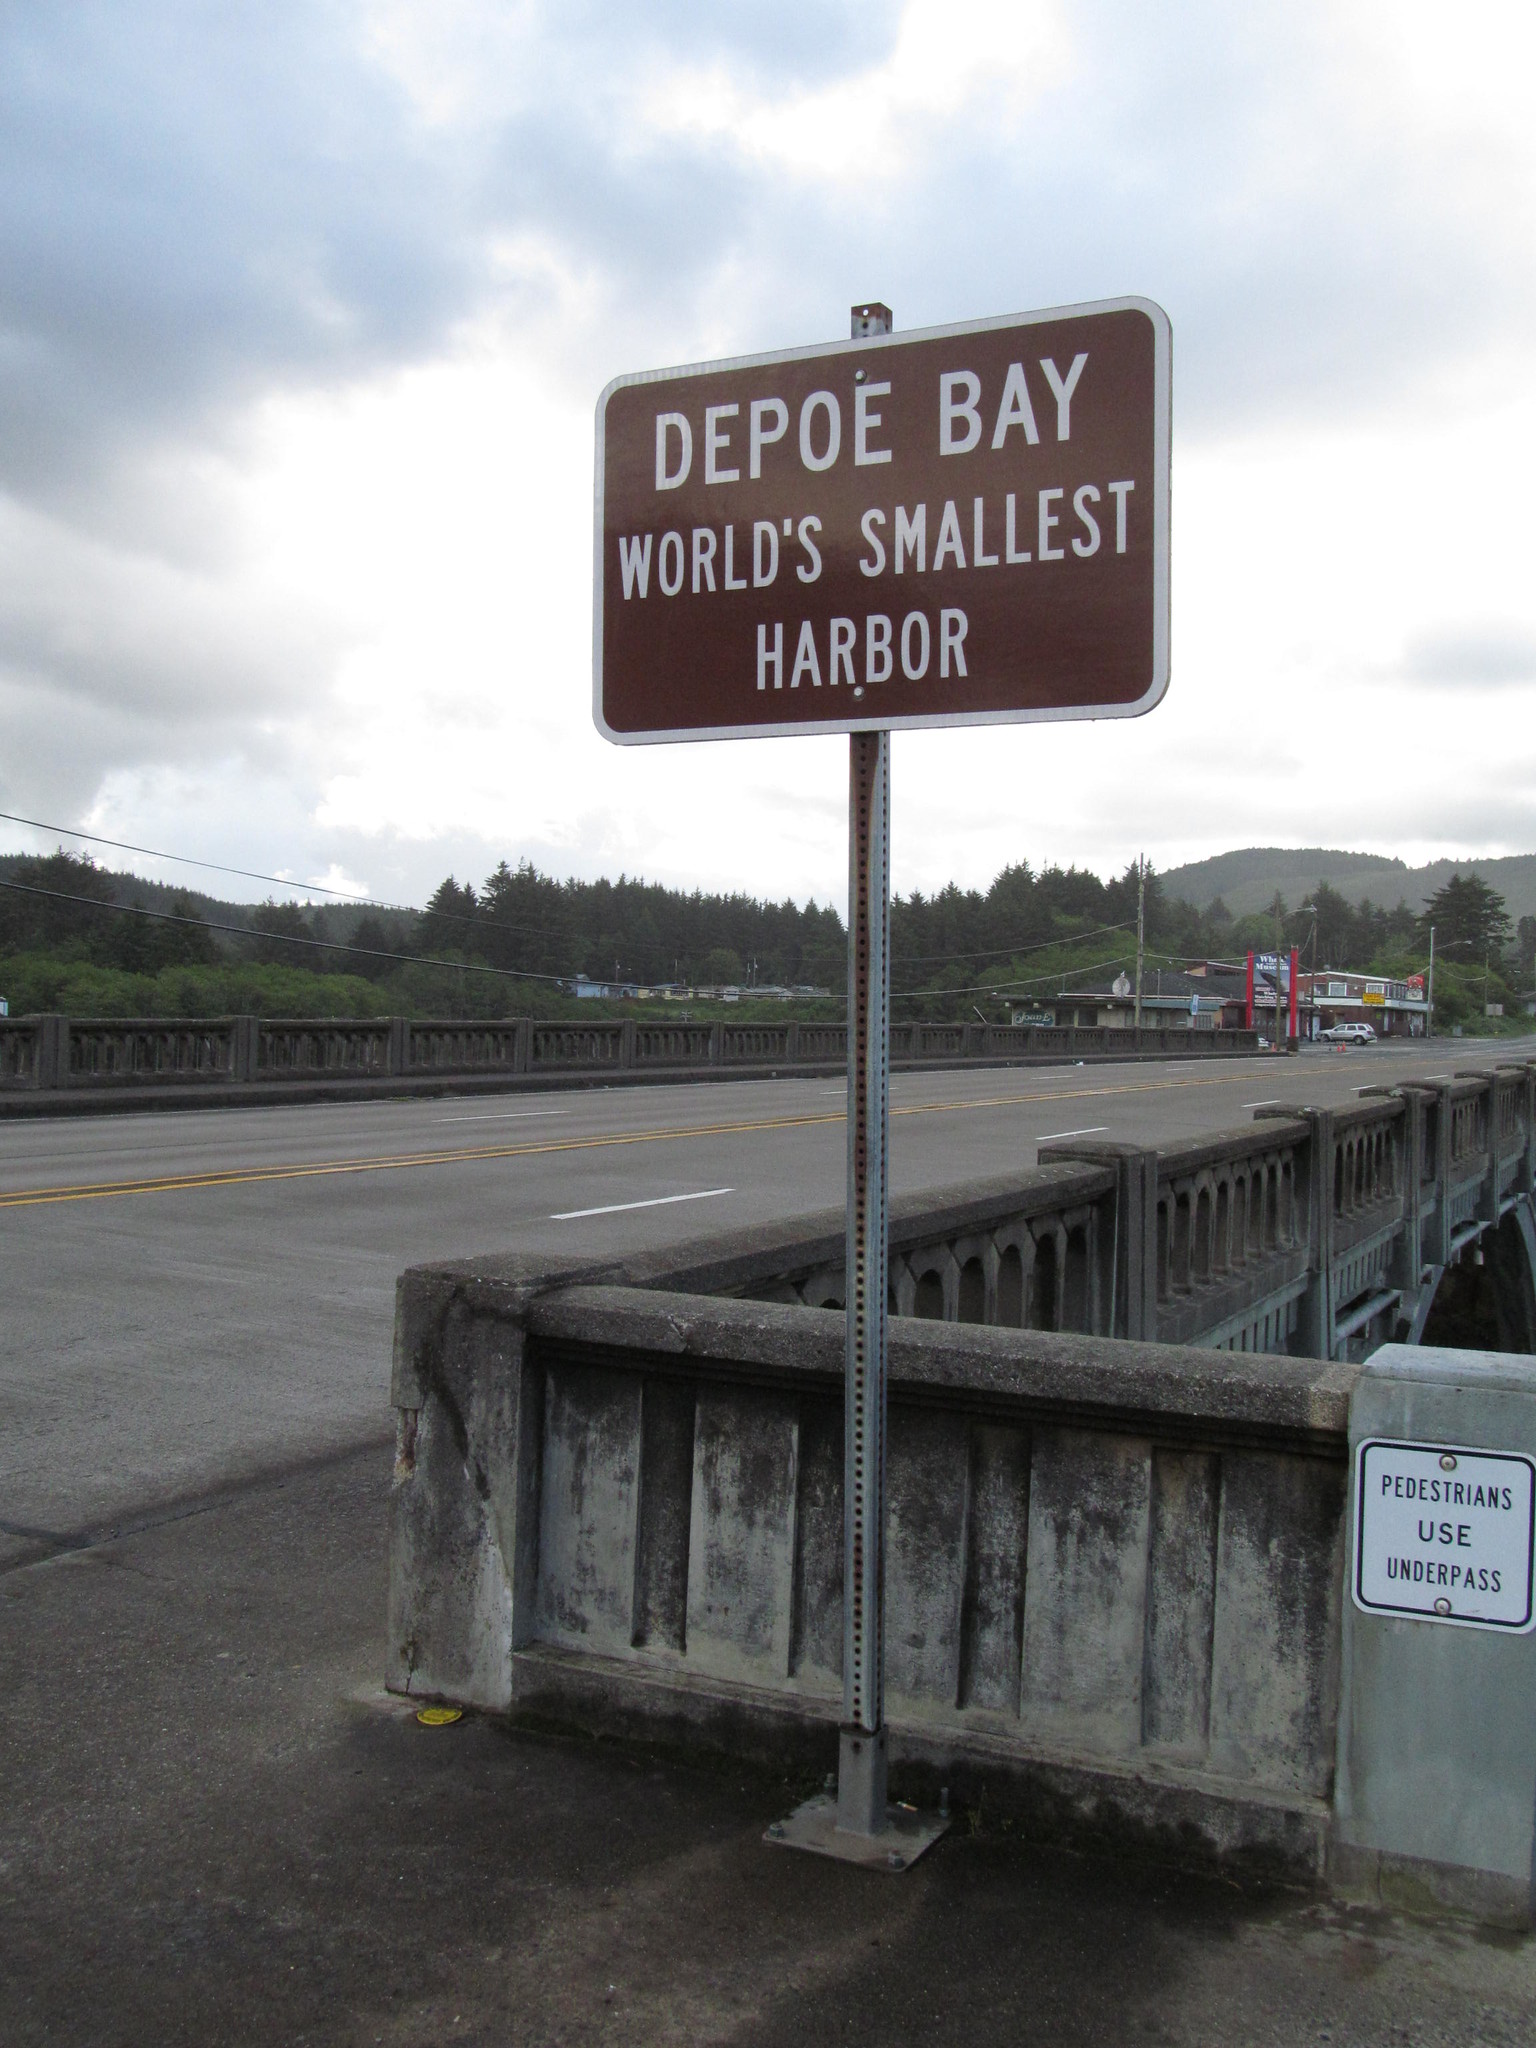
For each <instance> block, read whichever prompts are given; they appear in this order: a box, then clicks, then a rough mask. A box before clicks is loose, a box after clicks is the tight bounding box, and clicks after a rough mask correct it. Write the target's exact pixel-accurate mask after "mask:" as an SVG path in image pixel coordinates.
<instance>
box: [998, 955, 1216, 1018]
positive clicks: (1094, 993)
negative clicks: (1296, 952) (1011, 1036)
mask: <svg viewBox="0 0 1536 2048" xmlns="http://www.w3.org/2000/svg"><path fill="white" fill-rule="evenodd" d="M1013 1021H1014V1022H1015V1023H1016V1024H1026V1023H1028V1024H1046V1023H1050V1024H1071V1025H1075V1026H1077V1028H1078V1029H1080V1030H1084V1029H1090V1028H1092V1027H1093V1026H1095V1025H1099V1024H1105V1025H1111V1026H1114V1027H1116V1028H1126V1027H1129V1026H1131V1025H1134V1024H1135V1022H1136V989H1135V984H1134V983H1133V982H1132V980H1131V978H1130V976H1129V975H1127V974H1117V975H1116V976H1115V978H1114V980H1113V981H1110V982H1100V983H1090V984H1088V985H1087V986H1086V987H1083V988H1064V989H1062V990H1060V992H1059V993H1058V994H1057V995H1055V996H1053V997H1051V998H1050V999H1049V1000H1047V1001H1046V1002H1043V1003H1040V1004H1033V1005H1030V1006H1029V1007H1027V1008H1022V1007H1021V1008H1018V1009H1015V1011H1014V1013H1013ZM1141 1021H1142V1023H1143V1024H1144V1025H1146V1026H1148V1027H1149V1028H1150V1027H1152V1026H1156V1027H1157V1028H1158V1029H1160V1030H1164V1031H1169V1030H1188V1031H1240V1030H1241V1029H1242V1028H1243V1021H1244V987H1243V976H1242V970H1241V969H1239V968H1237V967H1232V966H1228V965H1226V964H1224V963H1222V962H1216V961H1213V962H1209V963H1206V962H1197V963H1196V964H1195V966H1194V968H1193V970H1192V971H1191V970H1185V969H1178V968H1170V967H1162V968H1149V969H1148V970H1147V972H1146V973H1145V974H1144V975H1143V977H1142V984H1141Z"/></svg>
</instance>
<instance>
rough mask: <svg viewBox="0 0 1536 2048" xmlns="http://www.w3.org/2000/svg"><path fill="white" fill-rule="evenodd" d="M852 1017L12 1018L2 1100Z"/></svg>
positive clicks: (1204, 1045) (807, 1033)
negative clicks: (696, 1020)
mask: <svg viewBox="0 0 1536 2048" xmlns="http://www.w3.org/2000/svg"><path fill="white" fill-rule="evenodd" d="M1256 1044H1257V1039H1256V1037H1255V1034H1254V1033H1252V1032H1249V1031H1194V1030H1164V1029H1162V1028H1158V1029H1146V1030H1143V1031H1141V1032H1139V1033H1138V1032H1135V1031H1125V1030H1118V1029H1112V1028H1110V1027H1108V1026H1102V1027H1099V1028H1096V1029H1089V1028H1084V1029H1081V1030H1079V1029H1076V1028H1071V1029H1068V1028H1066V1027H1063V1028H1061V1029H1055V1028H1051V1027H1047V1026H1044V1025H1033V1024H1021V1025H1017V1026H1013V1025H995V1024H988V1025H982V1024H923V1023H916V1024H898V1025H895V1026H893V1027H892V1031H891V1058H892V1061H893V1063H894V1064H895V1065H897V1066H924V1065H952V1064H955V1063H956V1062H966V1061H970V1060H976V1061H978V1062H984V1063H987V1064H990V1065H1006V1064H1008V1063H1009V1062H1010V1061H1032V1060H1051V1059H1084V1060H1090V1059H1106V1058H1125V1057H1128V1056H1131V1057H1135V1056H1157V1057H1162V1058H1171V1057H1184V1056H1187V1057H1190V1058H1211V1057H1216V1058H1220V1057H1221V1056H1222V1055H1224V1054H1231V1053H1243V1052H1252V1051H1253V1050H1254V1048H1255V1046H1256ZM846 1059H847V1032H846V1028H845V1027H844V1026H843V1025H841V1024H826V1023H817V1022H811V1023H803V1022H799V1021H797V1020H795V1019H792V1018H791V1019H786V1020H785V1021H784V1022H783V1023H770V1024H759V1023H741V1024H734V1023H723V1024H722V1023H715V1024H684V1023H678V1022H674V1021H670V1020H666V1019H659V1020H654V1021H653V1020H652V1019H650V1018H645V1017H637V1018H631V1017H625V1018H599V1019H594V1020H593V1021H592V1022H590V1023H587V1022H583V1021H582V1020H580V1019H576V1020H565V1019H562V1020H556V1021H552V1022H540V1021H539V1020H537V1019H530V1018H526V1017H524V1018H509V1019H505V1020H501V1021H492V1022H486V1021H484V1020H482V1019H465V1018H447V1019H425V1020H418V1019H414V1018H409V1017H374V1018H325V1019H314V1018H282V1017H278V1018H261V1017H213V1018H192V1019H188V1018H164V1017H159V1018H157V1017H127V1018H119V1017H110V1018H107V1017H63V1016H34V1017H9V1018H0V1095H4V1094H5V1093H8V1092H12V1091H19V1090H32V1089H76V1090H81V1089H93V1088H108V1089H112V1088H123V1087H132V1086H134V1085H139V1086H165V1085H171V1084H186V1085H188V1086H191V1087H194V1088H195V1087H198V1086H204V1087H206V1086H207V1085H209V1084H211V1083H220V1082H222V1083H225V1084H236V1085H243V1084H250V1085H253V1086H257V1087H260V1086H263V1085H267V1084H274V1083H284V1082H296V1081H325V1080H335V1079H350V1080H354V1081H359V1082H369V1081H392V1082H399V1083H409V1082H412V1081H422V1082H430V1081H432V1080H434V1079H437V1078H449V1077H453V1076H459V1075H463V1076H476V1077H481V1078H490V1079H495V1078H498V1077H505V1078H521V1077H527V1076H544V1075H548V1076H560V1075H593V1076H598V1075H607V1074H625V1075H633V1074H639V1073H645V1072H665V1073H676V1074H679V1075H685V1074H689V1073H710V1072H720V1071H725V1070H738V1069H739V1070H742V1071H756V1070H764V1069H774V1070H781V1069H789V1070H793V1069H794V1068H796V1067H804V1068H806V1069H807V1070H819V1069H822V1068H827V1067H832V1068H835V1067H840V1066H842V1065H843V1064H844V1063H845V1062H846Z"/></svg>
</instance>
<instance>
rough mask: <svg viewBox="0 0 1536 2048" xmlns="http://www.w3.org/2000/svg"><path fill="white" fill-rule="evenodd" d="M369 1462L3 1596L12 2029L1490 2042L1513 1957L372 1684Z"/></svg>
mask: <svg viewBox="0 0 1536 2048" xmlns="http://www.w3.org/2000/svg"><path fill="white" fill-rule="evenodd" d="M386 1482H387V1468H386V1457H385V1455H383V1454H381V1453H380V1451H379V1450H378V1449H377V1448H369V1449H368V1450H366V1451H360V1452H359V1453H357V1454H356V1455H355V1456H353V1457H351V1458H347V1459H343V1460H342V1461H340V1462H339V1463H333V1464H331V1465H329V1466H328V1467H325V1468H310V1469H307V1470H299V1471H296V1472H294V1473H293V1474H291V1475H290V1476H289V1477H288V1478H287V1479H286V1480H277V1481H267V1482H265V1483H262V1484H259V1485H255V1486H252V1487H250V1488H249V1489H247V1490H246V1491H244V1492H243V1493H239V1494H237V1495H233V1496H229V1495H226V1496H224V1497H223V1498H221V1499H219V1500H217V1501H215V1502H213V1503H211V1504H210V1505H209V1506H208V1507H207V1509H206V1510H205V1511H203V1512H201V1513H193V1514H190V1515H187V1516H184V1517H183V1518H182V1519H179V1520H177V1521H175V1522H172V1523H166V1524H163V1525H161V1526H159V1527H154V1528H148V1529H145V1530H143V1531H142V1532H141V1533H139V1534H137V1535H133V1536H129V1537H125V1538H122V1539H119V1540H116V1541H111V1542H104V1543H101V1544H98V1545H96V1546H94V1547H91V1548H87V1549H81V1550H77V1551H74V1552H72V1553H70V1554H68V1555H64V1556H60V1557H56V1558H54V1559H53V1560H51V1561H48V1562H44V1563H39V1564H34V1565H32V1566H30V1567H27V1568H24V1569H14V1570H11V1571H9V1572H7V1573H5V1574H4V1575H3V1576H0V1717H3V1738H0V1926H3V1929H4V1938H3V1940H0V2038H3V2039H4V2040H5V2041H6V2042H7V2043H8V2044H9V2048H28V2044H32V2043H40V2042H44V2041H47V2042H58V2041H67V2042H69V2043H71V2044H76V2048H79V2044H97V2043H100V2044H118V2043H123V2044H127V2043H142V2042H145V2041H154V2042H156V2043H165V2044H171V2043H179V2042H186V2043H196V2044H198V2048H209V2044H214V2043H225V2042H228V2043H239V2042H248V2041H261V2042H291V2041H300V2040H303V2041H306V2042H313V2043H346V2044H352V2043H357V2044H369V2043H392V2044H406V2043H409V2044H415V2043H422V2044H426V2043H431V2044H434V2048H436V2044H441V2043H445V2042H455V2041H463V2042H475V2043H483V2044H487V2048H489V2044H500V2043H511V2042H516V2043H519V2044H521V2043H544V2042H549V2043H554V2042H565V2043H588V2042H610V2041H611V2042H615V2043H617V2042H624V2043H626V2044H627V2043H649V2042H689V2043H693V2042H716V2041H720V2042H723V2041H731V2042H740V2043H752V2044H761V2048H772V2044H778V2043H783V2044H785V2048H788V2044H790V2043H795V2044H802V2043H807V2042H810V2043H817V2042H823V2041H827V2042H830V2041H838V2042H853V2043H861V2042H869V2043H874V2042H876V2041H878V2042H881V2043H889V2042H892V2041H922V2042H924V2043H929V2042H936V2043H947V2042H954V2043H956V2044H960V2043H962V2042H963V2043H965V2044H967V2048H974V2044H978V2043H980V2044H987V2043H992V2042H998V2043H1003V2042H1007V2043H1009V2044H1010V2048H1013V2044H1019V2043H1030V2042H1049V2043H1059V2044H1065V2048H1077V2044H1082V2048H1088V2044H1094V2048H1098V2044H1102V2043H1124V2042H1127V2041H1136V2040H1143V2039H1144V2040H1156V2041H1161V2042H1170V2043H1188V2044H1195V2043H1201V2044H1204V2043H1209V2042H1212V2041H1221V2042H1223V2043H1226V2044H1246V2043H1259V2042H1264V2043H1281V2044H1292V2043H1298V2044H1299V2043H1302V2042H1307V2043H1311V2042H1316V2041H1319V2040H1328V2039H1332V2040H1333V2041H1338V2042H1343V2041H1348V2042H1351V2043H1381V2044H1387V2043H1392V2044H1393V2048H1399V2044H1402V2043H1404V2042H1412V2043H1414V2044H1419V2048H1430V2044H1435V2043H1447V2044H1449V2043H1456V2044H1458V2048H1461V2044H1465V2043H1468V2042H1485V2043H1490V2044H1494V2043H1497V2044H1505V2043H1507V2044H1514V2043H1516V2042H1522V2043H1523V2042H1527V2041H1529V2040H1530V2039H1532V2038H1533V2037H1536V1941H1533V1940H1524V1941H1521V1940H1516V1939H1512V1938H1509V1937H1490V1936H1486V1935H1483V1936H1479V1935H1478V1934H1476V1933H1474V1932H1472V1931H1471V1930H1466V1931H1461V1930H1456V1929H1450V1930H1448V1929H1446V1928H1444V1927H1441V1928H1436V1929H1429V1928H1420V1927H1417V1926H1415V1925H1414V1924H1412V1923H1410V1922H1407V1921H1404V1920H1401V1919H1395V1918H1392V1917H1389V1916H1386V1915H1381V1914H1364V1913H1358V1912H1347V1911H1344V1910H1342V1909H1340V1908H1338V1907H1336V1906H1333V1905H1328V1904H1323V1903H1320V1902H1318V1901H1316V1900H1308V1899H1305V1898H1301V1897H1298V1896H1295V1895H1289V1894H1268V1895H1265V1894H1260V1893H1252V1894H1247V1893H1241V1892H1238V1891H1236V1890H1234V1889H1232V1888H1230V1887H1228V1886H1224V1885H1219V1884H1212V1883H1209V1882H1207V1881H1204V1880H1194V1879H1186V1878H1183V1877H1180V1876H1177V1875H1170V1874H1168V1873H1167V1872H1157V1871H1148V1870H1138V1869H1135V1868H1128V1867H1124V1866H1121V1867H1115V1866H1111V1865H1108V1864H1101V1863H1095V1862H1092V1861H1087V1860H1080V1859H1071V1858H1067V1857H1063V1856H1059V1855H1052V1854H1047V1853H1045V1852H1043V1851H1038V1850H1034V1849H1032V1848H1031V1847H1030V1846H1029V1845H1028V1844H1025V1843H1021V1842H1020V1841H1019V1840H1018V1839H1017V1837H1016V1836H1015V1835H1014V1834H1013V1833H1012V1832H1010V1831H1007V1830H1004V1829H1002V1828H1001V1827H999V1826H996V1825H994V1824H993V1823H992V1822H990V1821H989V1820H988V1819H987V1817H986V1816H985V1815H984V1814H983V1815H980V1816H962V1817H961V1820H960V1823H959V1824H958V1825H957V1827H956V1828H955V1830H954V1831H953V1832H952V1834H951V1835H950V1836H949V1837H948V1838H947V1839H946V1840H945V1841H944V1842H943V1843H942V1844H941V1845H940V1847H939V1849H938V1850H937V1851H936V1852H934V1853H933V1854H932V1855H931V1856H930V1857H929V1858H928V1859H926V1860H925V1861H924V1862H923V1863H922V1864H921V1865H920V1866H918V1868H917V1869H916V1870H914V1871H912V1872H910V1873H908V1874H906V1875H905V1876H903V1877H901V1878H887V1877H884V1876H870V1875H868V1874H865V1873H860V1872H856V1871H851V1870H847V1869H844V1868H843V1867H841V1866H834V1865H830V1864H822V1863H820V1862H816V1861H813V1860H810V1859H806V1860H803V1861H802V1860H801V1859H798V1858H795V1857H792V1856H788V1855H785V1854H783V1853H778V1852H772V1851H769V1850H767V1849H765V1848H764V1847H763V1846H762V1844H761V1840H760V1837H761V1831H762V1828H763V1825H764V1823H765V1821H766V1820H768V1819H770V1818H772V1817H773V1816H775V1815H776V1814H778V1813H780V1812H782V1811H783V1810H784V1809H785V1807H786V1805H787V1804H788V1802H789V1801H790V1799H791V1798H792V1797H793V1796H794V1793H795V1792H796V1790H797V1789H798V1788H796V1787H792V1786H791V1785H789V1784H788V1783H785V1782H781V1781H775V1780H773V1779H769V1778H763V1777H759V1776H753V1775H751V1774H749V1773H746V1772H743V1771H742V1770H740V1769H737V1768H730V1767H726V1768H722V1769H718V1770H714V1771H708V1770H704V1769H701V1768H698V1767H689V1766H686V1765H685V1764H683V1763H681V1762H679V1761H678V1760H675V1759H667V1758H662V1757H658V1756H653V1755H650V1754H646V1753H641V1752H634V1751H627V1750H623V1749H620V1748H607V1747H579V1746H573V1745H570V1744H562V1743H557V1742H554V1741H543V1740H540V1739H537V1738H534V1737H530V1736H528V1735H515V1736H514V1735H511V1734H509V1733H507V1732H505V1731H504V1730H502V1729H501V1728H499V1727H497V1726H495V1725H494V1724H492V1723H489V1722H485V1721H479V1720H475V1719H473V1718H471V1719H467V1720H465V1721H463V1722H461V1723H460V1724H458V1725H457V1726H456V1727H452V1728H447V1729H440V1730H428V1729H424V1728H422V1727H420V1726H418V1725H417V1723H416V1722H415V1720H414V1718H413V1717H412V1716H411V1715H410V1714H409V1712H408V1711H402V1710H401V1709H400V1708H399V1706H398V1705H396V1704H393V1703H386V1702H383V1701H382V1700H381V1699H380V1697H379V1695H378V1694H377V1691H376V1686H377V1680H378V1674H379V1672H380V1670H381V1669H382V1665H383V1655H384V1646H383V1630H382V1621H383V1610H384V1505H385V1486H386Z"/></svg>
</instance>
